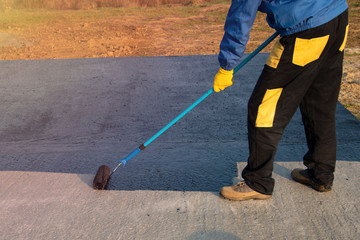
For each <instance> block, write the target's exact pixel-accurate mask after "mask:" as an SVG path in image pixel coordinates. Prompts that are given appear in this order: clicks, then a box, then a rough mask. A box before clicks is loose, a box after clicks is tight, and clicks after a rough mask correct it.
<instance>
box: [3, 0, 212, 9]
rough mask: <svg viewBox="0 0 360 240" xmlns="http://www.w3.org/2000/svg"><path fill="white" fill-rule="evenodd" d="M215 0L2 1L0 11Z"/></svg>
mask: <svg viewBox="0 0 360 240" xmlns="http://www.w3.org/2000/svg"><path fill="white" fill-rule="evenodd" d="M211 1H214V0H2V1H1V3H0V9H19V8H27V9H33V8H48V9H72V10H78V9H94V8H101V7H116V8H117V7H131V8H137V7H158V6H161V5H166V4H181V5H199V4H203V3H206V2H211Z"/></svg>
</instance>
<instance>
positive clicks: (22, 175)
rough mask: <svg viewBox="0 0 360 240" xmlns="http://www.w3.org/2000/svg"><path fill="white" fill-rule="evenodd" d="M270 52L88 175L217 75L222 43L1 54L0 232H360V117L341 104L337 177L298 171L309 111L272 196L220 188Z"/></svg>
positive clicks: (17, 235) (242, 145)
mask: <svg viewBox="0 0 360 240" xmlns="http://www.w3.org/2000/svg"><path fill="white" fill-rule="evenodd" d="M266 57H267V54H259V55H258V56H257V57H256V58H255V59H254V60H253V61H252V62H250V63H249V64H248V65H246V66H245V67H244V68H243V69H242V70H241V71H240V72H239V73H238V74H237V75H236V76H235V84H234V86H232V87H231V88H228V89H227V90H226V91H224V92H221V93H219V94H212V95H211V96H209V97H208V98H207V99H206V100H204V102H203V103H201V104H200V105H199V106H198V107H196V108H195V109H194V110H193V111H192V112H190V113H189V114H188V115H186V116H185V117H184V118H183V119H181V120H180V121H179V122H178V123H177V124H176V125H175V126H173V127H172V128H170V129H169V130H168V131H167V132H166V133H164V134H163V135H162V136H161V137H159V138H158V139H156V140H155V141H154V142H153V143H152V144H151V145H150V146H149V147H148V148H147V149H146V150H144V151H143V152H141V153H140V154H139V155H138V156H136V157H135V158H134V159H132V160H131V161H129V163H128V164H127V165H126V167H124V168H121V169H119V170H118V171H117V172H116V173H115V175H114V176H113V178H112V179H111V182H110V190H109V191H95V190H93V189H92V188H91V183H92V180H93V177H94V174H95V173H96V171H97V168H98V167H99V166H100V165H102V164H107V165H109V166H111V167H114V166H115V165H116V163H117V161H118V160H119V159H121V158H123V157H125V156H126V155H127V154H128V153H130V152H131V151H132V150H134V149H135V148H137V147H138V146H139V145H140V144H141V143H143V142H145V141H146V140H148V139H149V138H150V137H151V136H152V135H153V134H155V133H156V132H157V131H158V130H160V129H161V128H162V127H163V126H164V125H166V124H167V123H168V122H169V121H171V120H172V119H173V118H174V117H176V116H177V115H178V114H179V113H180V112H182V111H183V110H184V109H185V108H186V107H188V106H189V105H190V104H192V103H193V101H195V100H196V99H197V98H198V97H200V96H201V95H202V94H204V93H205V92H206V91H207V90H209V89H210V88H211V85H212V78H213V75H214V73H216V71H217V68H218V67H217V59H216V56H181V57H146V58H112V59H68V60H32V61H1V62H0V68H1V71H0V88H1V89H2V90H3V94H1V95H0V102H1V104H0V112H1V113H2V114H1V116H0V186H1V187H0V211H1V214H0V222H1V224H0V239H356V238H358V236H359V232H360V230H359V227H360V220H359V217H360V212H359V207H358V205H359V202H360V200H359V199H360V193H359V191H358V190H357V188H358V187H357V184H360V177H359V170H358V169H359V167H360V166H359V165H360V163H359V157H358V156H359V155H360V147H359V143H360V134H359V133H360V123H359V121H358V120H357V119H356V118H355V117H353V116H352V115H351V114H350V113H349V112H348V111H347V110H346V109H345V108H344V107H342V106H341V105H340V104H339V105H338V110H337V130H338V132H337V135H338V162H337V170H336V174H335V183H334V190H333V191H332V192H330V193H318V192H315V191H313V190H312V189H311V188H309V187H306V186H302V185H300V184H297V183H295V182H293V181H292V180H291V177H290V171H291V170H292V169H293V168H295V167H299V166H301V159H302V155H303V154H304V153H305V151H306V143H305V137H304V133H303V127H302V124H301V120H300V116H299V113H297V114H296V115H295V116H294V119H293V120H292V122H291V123H290V124H289V126H288V128H287V129H286V131H285V134H284V136H283V138H282V140H281V142H280V145H279V150H278V154H277V156H276V162H275V166H274V178H275V180H276V187H275V192H274V196H273V198H272V199H270V200H266V201H247V202H232V201H227V200H224V199H222V198H221V197H219V194H218V191H219V189H220V188H221V187H222V186H223V185H229V184H232V183H233V182H235V181H237V180H238V178H239V174H240V173H241V170H242V168H243V167H244V165H245V162H246V158H247V154H248V150H247V137H246V107H247V106H246V105H247V99H248V97H249V95H250V93H251V91H252V88H253V86H254V84H255V81H256V79H257V77H258V75H259V74H260V71H261V69H262V65H263V64H264V62H265V60H266Z"/></svg>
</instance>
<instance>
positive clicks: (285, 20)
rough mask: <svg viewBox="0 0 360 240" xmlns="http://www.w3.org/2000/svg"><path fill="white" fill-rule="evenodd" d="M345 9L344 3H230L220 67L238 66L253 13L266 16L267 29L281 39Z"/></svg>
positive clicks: (268, 0)
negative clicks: (273, 31) (258, 12)
mask: <svg viewBox="0 0 360 240" xmlns="http://www.w3.org/2000/svg"><path fill="white" fill-rule="evenodd" d="M347 8H348V5H347V3H346V0H232V3H231V6H230V9H229V12H228V15H227V18H226V22H225V27H224V30H225V33H224V37H223V39H222V41H221V44H220V53H219V62H220V67H222V68H223V69H225V70H231V69H233V68H234V67H235V66H236V65H237V64H238V62H239V60H240V58H241V57H242V55H243V54H244V52H245V48H246V47H245V46H246V43H247V42H248V40H249V31H250V29H251V27H252V25H253V23H254V20H255V17H256V13H257V11H261V12H264V13H266V14H267V18H266V20H267V22H268V24H269V26H270V27H272V28H274V29H275V30H276V31H278V32H279V33H280V35H281V36H285V35H290V34H293V33H297V32H300V31H303V30H307V29H310V28H314V27H317V26H320V25H322V24H325V23H327V22H329V21H330V20H332V19H334V18H335V17H337V16H338V15H340V14H341V13H343V12H344V11H345V10H346V9H347Z"/></svg>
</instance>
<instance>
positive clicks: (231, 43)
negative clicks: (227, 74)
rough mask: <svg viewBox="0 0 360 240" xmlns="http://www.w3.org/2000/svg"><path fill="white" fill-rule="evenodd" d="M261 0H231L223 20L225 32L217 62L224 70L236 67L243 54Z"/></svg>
mask: <svg viewBox="0 0 360 240" xmlns="http://www.w3.org/2000/svg"><path fill="white" fill-rule="evenodd" d="M260 4H261V0H233V1H232V3H231V6H230V9H229V11H228V15H227V17H226V22H225V27H224V30H225V33H224V36H223V39H222V41H221V44H220V53H219V57H218V59H219V63H220V67H221V68H223V69H225V70H228V71H229V70H232V69H233V68H235V67H236V65H237V64H238V62H239V61H240V58H241V57H242V56H243V54H244V52H245V49H246V43H247V42H248V40H249V32H250V29H251V28H252V25H253V23H254V20H255V17H256V13H257V11H258V8H259V6H260Z"/></svg>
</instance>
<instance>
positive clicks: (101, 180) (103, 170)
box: [93, 165, 110, 190]
mask: <svg viewBox="0 0 360 240" xmlns="http://www.w3.org/2000/svg"><path fill="white" fill-rule="evenodd" d="M109 180H110V168H109V167H108V166H106V165H102V166H100V167H99V169H98V171H97V172H96V175H95V178H94V181H93V188H94V189H95V190H106V189H107V186H108V183H109Z"/></svg>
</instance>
